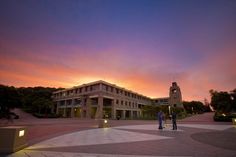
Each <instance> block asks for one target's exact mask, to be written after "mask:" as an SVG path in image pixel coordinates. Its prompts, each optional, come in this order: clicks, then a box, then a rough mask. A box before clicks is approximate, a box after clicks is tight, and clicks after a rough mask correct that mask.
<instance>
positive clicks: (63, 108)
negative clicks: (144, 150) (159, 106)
mask: <svg viewBox="0 0 236 157" xmlns="http://www.w3.org/2000/svg"><path fill="white" fill-rule="evenodd" d="M53 99H54V101H55V102H56V112H57V114H60V115H62V116H64V117H80V118H96V119H99V118H103V117H104V116H106V117H108V118H112V119H116V118H121V119H135V118H138V117H140V116H141V114H142V113H141V108H142V106H144V105H151V104H152V99H151V98H149V97H146V96H143V95H141V94H138V93H136V92H133V91H130V90H127V89H125V88H122V87H118V86H116V85H114V84H110V83H108V82H105V81H96V82H92V83H88V84H83V85H81V86H76V87H73V88H69V89H65V90H60V91H56V92H54V93H53Z"/></svg>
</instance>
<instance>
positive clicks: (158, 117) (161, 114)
mask: <svg viewBox="0 0 236 157" xmlns="http://www.w3.org/2000/svg"><path fill="white" fill-rule="evenodd" d="M157 119H158V121H159V129H163V127H162V121H163V112H162V111H159V112H158V113H157Z"/></svg>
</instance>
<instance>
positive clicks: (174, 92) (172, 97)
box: [169, 82, 184, 107]
mask: <svg viewBox="0 0 236 157" xmlns="http://www.w3.org/2000/svg"><path fill="white" fill-rule="evenodd" d="M169 105H170V106H172V107H184V106H183V102H182V94H181V91H180V88H179V86H178V85H177V83H176V82H172V86H171V87H170V90H169Z"/></svg>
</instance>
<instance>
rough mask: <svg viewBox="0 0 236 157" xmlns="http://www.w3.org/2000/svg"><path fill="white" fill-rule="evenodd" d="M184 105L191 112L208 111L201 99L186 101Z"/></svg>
mask: <svg viewBox="0 0 236 157" xmlns="http://www.w3.org/2000/svg"><path fill="white" fill-rule="evenodd" d="M183 105H184V109H185V110H186V112H187V113H189V114H193V113H203V112H205V111H206V107H205V105H204V104H203V103H202V102H200V101H191V102H187V101H184V102H183Z"/></svg>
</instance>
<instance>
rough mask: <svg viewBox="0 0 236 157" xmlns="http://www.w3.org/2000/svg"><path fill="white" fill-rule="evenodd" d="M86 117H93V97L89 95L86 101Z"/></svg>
mask: <svg viewBox="0 0 236 157" xmlns="http://www.w3.org/2000/svg"><path fill="white" fill-rule="evenodd" d="M86 118H91V99H90V98H89V97H88V98H87V101H86Z"/></svg>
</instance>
